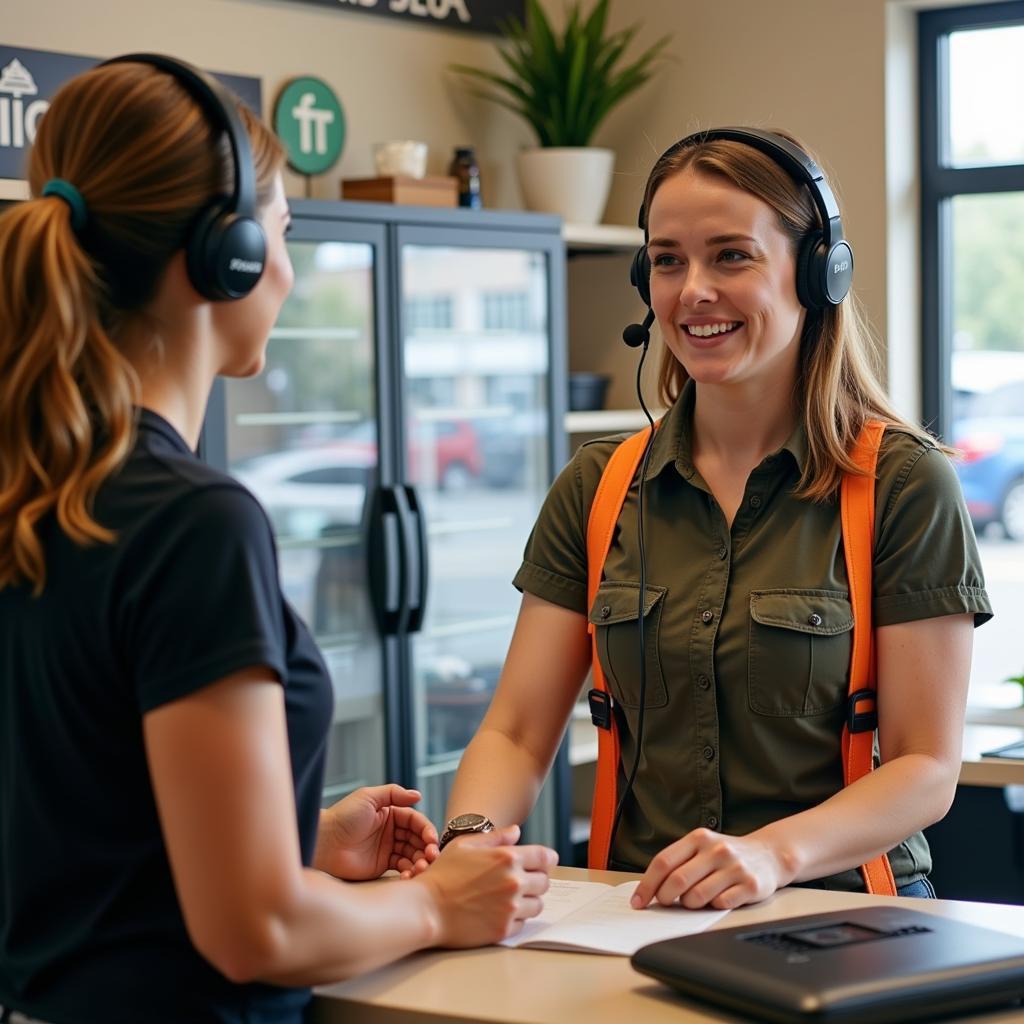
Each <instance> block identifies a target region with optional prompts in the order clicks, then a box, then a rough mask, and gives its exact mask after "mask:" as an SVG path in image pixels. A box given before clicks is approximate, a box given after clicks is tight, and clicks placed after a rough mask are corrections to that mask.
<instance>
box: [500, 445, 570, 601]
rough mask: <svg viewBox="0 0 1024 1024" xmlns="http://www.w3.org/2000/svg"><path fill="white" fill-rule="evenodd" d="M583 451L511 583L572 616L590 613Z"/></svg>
mask: <svg viewBox="0 0 1024 1024" xmlns="http://www.w3.org/2000/svg"><path fill="white" fill-rule="evenodd" d="M584 451H585V449H584V448H581V449H579V450H578V451H577V452H576V455H575V456H574V457H573V459H572V461H571V462H569V464H568V465H567V466H566V467H565V468H564V469H563V470H562V472H561V473H559V475H558V477H557V479H556V480H555V482H554V483H553V484H552V485H551V490H549V491H548V494H547V497H546V498H545V499H544V504H543V505H542V506H541V510H540V514H539V515H538V516H537V522H536V523H535V524H534V527H533V530H532V532H531V533H530V537H529V539H528V540H527V542H526V550H525V552H524V554H523V564H522V565H521V566H520V567H519V571H518V572H517V573H516V575H515V578H514V579H513V581H512V582H513V584H514V585H515V586H516V587H517V588H518V589H519V590H523V591H526V592H527V593H530V594H534V595H536V596H537V597H542V598H544V600H546V601H551V602H552V603H553V604H557V605H561V606H562V607H563V608H568V609H570V610H571V611H575V612H580V613H582V614H585V613H586V609H587V541H586V528H585V526H584V522H583V498H582V480H581V471H580V462H581V458H582V456H583V452H584Z"/></svg>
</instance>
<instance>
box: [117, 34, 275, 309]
mask: <svg viewBox="0 0 1024 1024" xmlns="http://www.w3.org/2000/svg"><path fill="white" fill-rule="evenodd" d="M103 63H104V64H124V63H130V64H149V65H151V66H153V67H155V68H159V70H161V71H164V72H166V73H167V74H169V75H171V76H173V77H174V78H175V79H176V80H177V81H178V82H179V83H180V84H181V86H182V87H183V88H184V89H186V90H187V91H188V93H189V94H190V95H191V96H192V97H193V98H194V99H195V100H196V102H197V103H198V104H199V106H200V108H201V109H202V110H203V112H204V113H205V115H206V118H207V120H208V121H209V122H210V124H211V125H212V126H213V127H214V128H218V129H223V131H224V133H225V135H226V136H227V139H228V144H229V145H230V147H231V160H232V164H233V167H234V175H233V176H234V181H233V183H232V187H231V194H230V195H229V196H220V197H218V198H217V199H215V200H214V201H213V202H212V203H211V204H210V205H209V206H207V207H206V209H204V210H203V211H202V212H201V213H200V214H199V216H198V217H197V218H196V221H195V223H194V224H193V225H192V228H191V229H190V231H189V236H188V240H187V241H186V245H185V256H186V265H187V267H188V276H189V280H190V281H191V282H192V286H193V287H194V288H195V289H196V291H197V292H199V294H200V295H202V296H203V297H204V298H207V299H211V300H212V301H215V302H223V301H228V300H231V299H241V298H244V297H245V296H246V295H248V294H249V292H251V291H252V290H253V288H255V287H256V284H257V282H258V281H259V279H260V277H261V275H262V274H263V266H264V263H265V261H266V253H267V241H266V236H265V235H264V233H263V228H262V227H261V225H260V223H259V221H258V220H257V219H256V171H255V169H254V167H253V160H252V147H251V146H250V145H249V133H248V132H247V131H246V130H245V125H243V124H242V119H241V117H240V116H239V114H238V110H237V108H236V106H235V100H234V98H233V97H232V95H231V94H230V93H229V92H228V90H227V89H226V88H225V87H224V86H222V85H221V84H220V83H219V82H218V81H217V80H216V79H215V78H212V77H211V76H209V75H206V74H204V73H203V72H202V71H200V70H199V69H198V68H195V67H193V66H192V65H191V64H187V63H185V62H184V61H181V60H177V59H175V58H174V57H167V56H165V55H163V54H159V53H127V54H124V55H123V56H121V57H113V58H111V59H110V60H107V61H104V62H103Z"/></svg>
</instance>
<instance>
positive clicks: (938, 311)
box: [918, 0, 1024, 439]
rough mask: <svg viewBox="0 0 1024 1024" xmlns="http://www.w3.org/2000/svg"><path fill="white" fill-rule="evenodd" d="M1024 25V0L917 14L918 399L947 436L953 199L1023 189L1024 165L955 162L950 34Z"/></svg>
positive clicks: (930, 423)
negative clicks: (952, 162)
mask: <svg viewBox="0 0 1024 1024" xmlns="http://www.w3.org/2000/svg"><path fill="white" fill-rule="evenodd" d="M1014 25H1024V0H1004V2H1002V3H989V4H979V5H976V6H971V7H947V8H944V9H941V10H935V11H922V12H920V13H919V14H918V72H919V80H920V115H921V116H920V124H921V138H920V172H921V305H922V308H921V337H922V339H923V341H924V343H923V345H922V347H921V348H922V351H921V373H922V378H923V379H922V386H921V399H922V412H923V418H924V423H925V425H926V426H927V427H928V429H929V430H931V431H933V432H934V433H935V434H937V435H938V436H939V437H942V438H947V439H948V437H949V433H950V428H951V424H952V416H951V410H952V399H953V388H952V380H951V378H950V366H951V363H952V355H953V331H952V316H953V260H952V200H953V199H954V197H956V196H962V195H986V194H995V193H999V192H1022V191H1024V163H1016V164H998V165H984V166H979V167H953V166H951V165H950V163H949V160H948V154H949V151H950V146H949V37H950V35H951V34H952V33H953V32H957V31H960V30H962V29H979V28H1001V27H1009V26H1014Z"/></svg>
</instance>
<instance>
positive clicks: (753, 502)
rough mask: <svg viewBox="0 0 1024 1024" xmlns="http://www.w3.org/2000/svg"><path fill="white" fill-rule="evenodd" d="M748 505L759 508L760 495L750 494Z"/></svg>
mask: <svg viewBox="0 0 1024 1024" xmlns="http://www.w3.org/2000/svg"><path fill="white" fill-rule="evenodd" d="M750 507H751V508H760V507H761V495H760V494H752V495H751V496H750Z"/></svg>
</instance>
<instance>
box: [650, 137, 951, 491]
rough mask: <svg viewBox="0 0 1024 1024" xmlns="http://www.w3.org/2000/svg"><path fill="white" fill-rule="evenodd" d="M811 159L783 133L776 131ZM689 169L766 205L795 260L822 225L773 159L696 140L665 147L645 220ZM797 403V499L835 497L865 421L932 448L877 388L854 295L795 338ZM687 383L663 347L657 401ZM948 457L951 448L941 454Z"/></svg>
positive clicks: (872, 346) (816, 316)
mask: <svg viewBox="0 0 1024 1024" xmlns="http://www.w3.org/2000/svg"><path fill="white" fill-rule="evenodd" d="M773 131H774V134H776V135H781V136H782V137H783V138H785V139H788V140H789V141H790V142H792V143H794V144H795V145H797V146H800V148H801V149H803V150H804V152H805V153H807V154H808V155H809V156H811V157H812V159H813V154H812V153H810V151H809V150H807V148H806V147H804V146H803V145H802V144H801V143H800V142H799V141H798V140H797V139H795V138H794V137H793V136H791V135H789V134H788V133H786V132H780V131H777V130H773ZM690 168H692V169H693V170H695V171H699V172H700V173H702V174H709V175H714V176H716V177H719V178H724V179H725V180H726V181H728V182H729V183H731V184H732V185H735V186H736V187H737V188H740V189H742V190H743V191H744V192H749V193H750V194H751V195H753V196H756V197H757V198H758V199H760V200H761V201H762V202H765V203H767V204H768V205H769V206H770V207H771V208H772V209H773V210H774V211H775V213H776V215H777V217H778V223H779V227H780V228H781V229H782V231H783V232H784V233H785V234H786V235H787V236H788V237H789V239H790V244H791V248H792V252H793V254H794V256H795V255H796V254H797V251H798V249H799V246H800V242H801V241H802V240H803V238H804V237H805V236H806V235H807V234H808V233H809V232H811V231H814V230H815V229H816V228H820V227H821V219H820V217H819V215H818V211H817V208H816V207H815V205H814V202H813V200H812V199H811V196H810V194H809V192H808V188H807V186H806V185H803V184H801V183H798V182H796V181H795V180H794V179H793V177H792V176H791V175H790V174H789V172H788V171H786V170H785V169H784V168H783V167H781V166H780V165H779V164H777V163H776V162H775V161H774V160H772V158H771V157H769V156H768V155H766V154H764V153H762V152H760V151H759V150H756V149H754V148H752V147H751V146H747V145H744V144H743V143H741V142H735V141H732V140H725V139H712V140H707V141H701V140H700V139H699V138H698V139H697V140H696V141H695V142H694V144H693V145H688V146H686V147H685V148H683V149H681V150H669V151H668V152H667V153H665V154H664V155H663V156H662V157H661V158H660V159H659V160H658V162H657V163H656V164H655V165H654V168H653V170H652V171H651V174H650V177H649V178H648V179H647V186H646V188H645V190H644V204H643V210H644V222H645V223H646V221H647V216H648V214H649V212H650V208H651V201H652V200H653V199H654V194H655V193H656V192H657V191H658V189H659V187H660V186H661V185H662V183H663V182H664V181H665V180H666V179H668V178H670V177H672V176H674V175H676V174H678V173H680V172H681V171H684V170H687V169H690ZM799 365H800V369H799V376H798V380H797V389H798V394H797V398H798V401H799V403H800V407H801V409H802V410H803V418H804V427H805V429H806V433H807V461H806V464H805V466H804V471H803V475H802V476H801V478H800V482H799V484H798V486H797V490H796V494H797V496H798V497H801V498H809V499H811V500H815V501H823V500H827V499H829V498H832V497H834V496H835V494H836V493H837V492H838V489H839V484H840V482H841V481H842V477H843V474H844V473H847V472H853V473H856V472H858V470H857V468H856V466H855V465H854V464H853V462H852V461H851V459H850V455H849V453H850V451H851V450H852V448H853V445H854V443H855V441H856V439H857V436H858V435H859V434H860V431H861V428H862V427H863V425H864V422H865V420H868V419H879V420H882V421H883V422H884V423H886V424H887V425H891V426H898V427H900V428H902V429H904V430H907V431H909V432H910V433H912V434H914V435H915V436H916V437H919V438H920V439H921V440H927V441H928V442H929V443H931V444H937V442H936V441H935V439H934V438H933V437H931V435H929V434H927V433H926V432H925V431H924V430H922V429H921V428H920V427H916V426H914V425H913V424H911V423H908V422H907V421H906V420H904V419H902V418H901V417H900V416H899V415H898V414H897V413H896V412H895V411H894V410H893V408H892V406H891V405H890V404H889V400H888V398H887V397H886V394H885V391H884V389H883V388H882V386H881V384H880V383H879V373H878V352H877V345H876V343H875V341H874V339H873V337H872V335H871V332H870V331H869V329H868V327H867V323H866V321H865V318H864V316H863V314H862V313H861V311H860V308H859V306H858V304H857V302H856V300H855V298H854V296H853V295H852V294H850V295H848V296H847V298H846V299H845V300H844V301H843V302H842V303H840V305H838V306H827V307H826V308H825V309H823V310H818V311H815V310H808V312H807V316H806V318H805V323H804V331H803V336H802V337H801V339H800V364H799ZM688 379H689V375H688V374H687V372H686V369H685V367H684V366H683V365H682V364H681V363H680V362H679V361H678V360H677V359H676V357H675V356H674V355H673V354H672V352H671V351H670V350H669V349H668V348H667V347H666V348H665V349H664V350H663V352H662V356H661V366H660V367H659V371H658V388H659V393H660V397H661V399H662V401H663V402H665V403H666V404H671V403H672V402H674V401H675V400H676V399H677V398H678V397H679V394H680V392H681V391H682V389H683V385H684V384H685V383H686V381H687V380H688ZM943 450H944V451H946V452H947V453H949V454H951V451H950V450H949V449H943Z"/></svg>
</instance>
